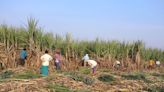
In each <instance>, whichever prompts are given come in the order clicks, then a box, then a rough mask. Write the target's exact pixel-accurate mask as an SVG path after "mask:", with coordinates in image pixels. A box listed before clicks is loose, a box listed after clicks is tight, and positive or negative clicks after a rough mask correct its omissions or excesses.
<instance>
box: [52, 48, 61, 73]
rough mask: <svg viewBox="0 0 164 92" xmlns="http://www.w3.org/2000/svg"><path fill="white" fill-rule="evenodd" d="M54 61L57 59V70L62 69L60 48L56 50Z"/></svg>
mask: <svg viewBox="0 0 164 92" xmlns="http://www.w3.org/2000/svg"><path fill="white" fill-rule="evenodd" d="M54 61H55V66H56V70H61V52H60V50H56V51H55V55H54Z"/></svg>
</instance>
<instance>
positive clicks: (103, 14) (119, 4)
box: [0, 0, 164, 49]
mask: <svg viewBox="0 0 164 92" xmlns="http://www.w3.org/2000/svg"><path fill="white" fill-rule="evenodd" d="M30 16H32V17H34V18H36V19H37V20H39V26H40V27H42V28H44V29H45V31H47V32H53V33H59V34H62V35H63V34H66V33H67V32H69V33H71V34H72V35H73V37H74V38H76V39H86V40H93V39H95V38H96V37H99V38H101V39H106V40H113V39H114V40H120V41H133V40H143V41H144V42H145V43H146V45H147V46H150V47H155V48H162V49H164V0H1V1H0V24H2V23H5V24H9V25H13V26H20V25H21V26H25V24H26V23H27V18H28V17H30Z"/></svg>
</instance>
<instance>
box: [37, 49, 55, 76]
mask: <svg viewBox="0 0 164 92" xmlns="http://www.w3.org/2000/svg"><path fill="white" fill-rule="evenodd" d="M40 59H41V61H42V66H41V74H42V76H47V75H48V66H49V62H50V61H51V60H52V59H53V58H52V57H51V56H50V55H49V54H48V50H46V51H45V54H44V55H42V56H41V58H40Z"/></svg>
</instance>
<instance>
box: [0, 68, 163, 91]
mask: <svg viewBox="0 0 164 92" xmlns="http://www.w3.org/2000/svg"><path fill="white" fill-rule="evenodd" d="M5 71H12V72H11V74H10V73H6V72H5ZM27 71H30V73H27ZM85 71H87V70H85ZM4 72H5V73H6V75H3V73H4ZM25 72H26V73H27V74H26V73H25ZM76 73H77V75H75V73H74V71H72V72H68V71H67V72H50V74H49V76H47V77H41V76H39V74H38V73H36V72H35V71H34V70H33V71H31V70H30V69H28V68H22V67H19V68H15V69H8V70H4V71H2V72H1V73H0V74H1V77H0V78H1V79H0V92H143V91H145V92H164V74H163V73H159V72H154V71H151V72H144V73H142V74H143V75H144V76H141V77H136V76H138V75H139V74H140V73H127V72H117V71H115V72H107V71H105V70H101V71H98V72H97V74H96V75H95V76H92V75H90V74H84V71H83V72H81V71H79V72H76ZM23 74H24V75H23ZM73 74H74V75H73ZM131 74H135V75H136V76H129V75H131ZM22 75H23V77H22ZM36 75H37V76H36ZM81 75H82V77H86V78H87V77H88V78H91V79H93V80H94V81H93V80H92V81H91V80H88V81H84V80H83V79H81V78H82V77H79V76H81ZM103 75H110V76H112V78H113V79H114V80H112V81H108V80H107V77H106V79H105V77H103V78H104V80H105V81H102V80H100V79H99V77H100V76H103ZM5 76H7V77H5ZM33 76H36V77H33ZM135 78H136V79H135ZM84 79H85V78H84Z"/></svg>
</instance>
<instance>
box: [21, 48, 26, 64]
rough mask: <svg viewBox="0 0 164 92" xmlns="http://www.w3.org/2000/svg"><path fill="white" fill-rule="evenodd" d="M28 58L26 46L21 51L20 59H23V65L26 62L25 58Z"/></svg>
mask: <svg viewBox="0 0 164 92" xmlns="http://www.w3.org/2000/svg"><path fill="white" fill-rule="evenodd" d="M26 58H27V51H26V48H24V49H23V50H22V51H21V52H20V59H21V63H20V64H21V65H22V66H24V64H25V60H26Z"/></svg>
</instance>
